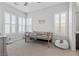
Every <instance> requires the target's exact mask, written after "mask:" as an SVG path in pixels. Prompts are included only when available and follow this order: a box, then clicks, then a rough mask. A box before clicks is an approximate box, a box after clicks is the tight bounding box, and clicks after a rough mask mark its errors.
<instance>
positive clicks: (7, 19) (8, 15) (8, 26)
mask: <svg viewBox="0 0 79 59" xmlns="http://www.w3.org/2000/svg"><path fill="white" fill-rule="evenodd" d="M4 18H5V21H4V22H5V26H4V27H5V30H4V32H5V33H10V14H9V13H5V16H4Z"/></svg>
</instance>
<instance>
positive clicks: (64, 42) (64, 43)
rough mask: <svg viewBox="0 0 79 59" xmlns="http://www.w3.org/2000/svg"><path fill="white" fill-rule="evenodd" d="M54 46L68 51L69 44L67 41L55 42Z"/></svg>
mask: <svg viewBox="0 0 79 59" xmlns="http://www.w3.org/2000/svg"><path fill="white" fill-rule="evenodd" d="M55 45H56V46H57V47H59V48H63V49H68V48H69V44H68V41H67V40H56V41H55Z"/></svg>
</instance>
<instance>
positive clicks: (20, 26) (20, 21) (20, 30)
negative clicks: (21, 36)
mask: <svg viewBox="0 0 79 59" xmlns="http://www.w3.org/2000/svg"><path fill="white" fill-rule="evenodd" d="M18 20H19V32H22V17H19V19H18Z"/></svg>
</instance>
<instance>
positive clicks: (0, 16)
mask: <svg viewBox="0 0 79 59" xmlns="http://www.w3.org/2000/svg"><path fill="white" fill-rule="evenodd" d="M4 12H8V13H10V14H14V15H15V16H16V17H18V16H23V17H25V13H24V12H22V11H20V10H18V9H16V8H14V7H12V6H10V5H7V4H5V3H0V32H1V33H2V34H4ZM16 25H17V24H16ZM16 28H17V27H16ZM8 36H9V37H11V38H15V39H17V38H18V39H21V38H22V34H20V33H18V29H16V33H13V34H12V33H10V35H8Z"/></svg>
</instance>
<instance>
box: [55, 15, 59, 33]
mask: <svg viewBox="0 0 79 59" xmlns="http://www.w3.org/2000/svg"><path fill="white" fill-rule="evenodd" d="M54 17H55V34H57V33H59V14H55V16H54Z"/></svg>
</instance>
